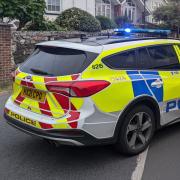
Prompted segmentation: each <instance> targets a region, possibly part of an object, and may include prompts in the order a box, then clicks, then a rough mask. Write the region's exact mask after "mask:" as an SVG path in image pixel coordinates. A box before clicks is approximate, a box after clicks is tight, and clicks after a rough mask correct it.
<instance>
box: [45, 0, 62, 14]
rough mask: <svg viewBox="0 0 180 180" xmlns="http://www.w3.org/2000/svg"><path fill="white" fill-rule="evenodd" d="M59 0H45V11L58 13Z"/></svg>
mask: <svg viewBox="0 0 180 180" xmlns="http://www.w3.org/2000/svg"><path fill="white" fill-rule="evenodd" d="M60 1H61V0H47V11H48V12H49V13H59V12H60V9H61V8H60V4H61V2H60Z"/></svg>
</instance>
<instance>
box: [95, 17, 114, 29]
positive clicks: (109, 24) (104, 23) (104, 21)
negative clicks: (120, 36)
mask: <svg viewBox="0 0 180 180" xmlns="http://www.w3.org/2000/svg"><path fill="white" fill-rule="evenodd" d="M96 18H97V19H98V20H99V21H100V24H101V28H102V29H103V30H107V29H114V28H116V27H117V24H116V23H115V22H114V21H113V20H111V19H109V18H108V17H105V16H96Z"/></svg>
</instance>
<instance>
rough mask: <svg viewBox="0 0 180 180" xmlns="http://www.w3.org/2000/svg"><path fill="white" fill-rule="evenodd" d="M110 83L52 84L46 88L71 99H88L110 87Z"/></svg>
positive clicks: (95, 81)
mask: <svg viewBox="0 0 180 180" xmlns="http://www.w3.org/2000/svg"><path fill="white" fill-rule="evenodd" d="M109 85H110V82H108V81H103V80H102V81H101V80H88V81H74V82H73V81H70V82H52V83H47V84H46V87H47V89H48V90H49V91H51V92H56V93H61V94H64V95H66V96H69V97H88V96H91V95H94V94H96V93H98V92H99V91H102V90H103V89H104V88H106V87H108V86H109Z"/></svg>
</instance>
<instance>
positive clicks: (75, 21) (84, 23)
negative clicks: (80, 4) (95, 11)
mask: <svg viewBox="0 0 180 180" xmlns="http://www.w3.org/2000/svg"><path fill="white" fill-rule="evenodd" d="M56 22H57V24H58V25H60V27H62V28H67V29H68V30H76V31H86V32H97V31H100V30H101V25H100V23H99V21H98V20H97V19H96V18H95V17H93V16H92V15H91V14H89V13H88V12H86V11H83V10H81V9H79V8H71V9H67V10H65V11H63V12H62V13H61V14H60V15H59V16H58V17H57V19H56Z"/></svg>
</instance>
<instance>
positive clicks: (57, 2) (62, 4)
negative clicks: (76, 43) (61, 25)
mask: <svg viewBox="0 0 180 180" xmlns="http://www.w3.org/2000/svg"><path fill="white" fill-rule="evenodd" d="M45 1H46V4H47V9H46V14H45V17H46V18H48V19H49V20H54V19H55V18H56V17H57V16H58V15H59V14H60V13H61V12H62V11H64V10H66V9H69V8H72V7H77V8H80V9H83V10H85V11H87V12H89V13H90V14H92V15H93V16H97V15H103V16H107V17H109V18H112V19H114V18H116V17H118V16H127V17H128V18H129V19H130V20H131V21H132V22H133V23H134V24H139V23H142V21H143V18H142V17H143V12H144V3H143V0H45ZM146 14H147V15H150V10H149V9H148V8H146Z"/></svg>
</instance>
